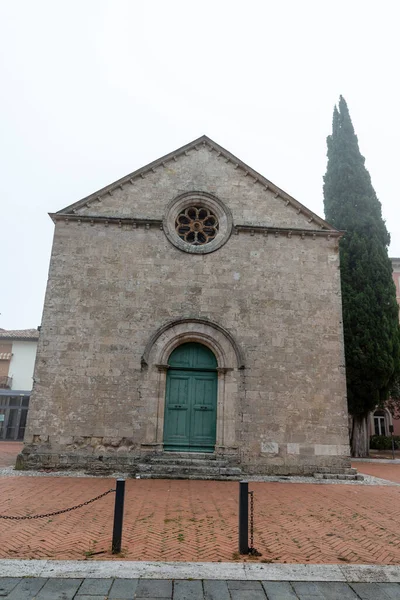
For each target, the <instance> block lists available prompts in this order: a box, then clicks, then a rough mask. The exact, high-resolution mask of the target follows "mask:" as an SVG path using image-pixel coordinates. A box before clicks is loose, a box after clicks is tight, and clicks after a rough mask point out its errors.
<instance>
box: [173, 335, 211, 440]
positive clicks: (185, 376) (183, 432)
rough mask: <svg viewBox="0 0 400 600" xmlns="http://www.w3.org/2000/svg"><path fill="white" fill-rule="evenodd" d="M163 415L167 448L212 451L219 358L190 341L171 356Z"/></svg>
mask: <svg viewBox="0 0 400 600" xmlns="http://www.w3.org/2000/svg"><path fill="white" fill-rule="evenodd" d="M168 364H169V365H170V368H169V369H168V373H167V391H166V400H165V415H164V449H165V450H174V451H181V452H213V451H214V447H215V436H216V425H217V371H216V367H217V361H216V359H215V356H214V354H213V353H212V352H211V350H209V349H208V348H206V347H205V346H202V345H201V344H195V343H193V342H190V343H188V344H182V345H181V346H179V347H178V348H176V350H174V351H173V352H172V354H171V356H170V358H169V361H168Z"/></svg>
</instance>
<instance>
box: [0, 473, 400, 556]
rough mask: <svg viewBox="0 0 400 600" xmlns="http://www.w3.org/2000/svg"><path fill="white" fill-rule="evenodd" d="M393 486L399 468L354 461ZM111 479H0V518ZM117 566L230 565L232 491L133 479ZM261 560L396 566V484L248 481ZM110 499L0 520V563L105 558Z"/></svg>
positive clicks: (68, 498) (224, 485)
mask: <svg viewBox="0 0 400 600" xmlns="http://www.w3.org/2000/svg"><path fill="white" fill-rule="evenodd" d="M357 468H358V469H359V470H360V471H363V470H366V471H369V472H370V471H371V470H375V469H378V471H379V473H378V472H376V473H374V474H376V475H378V474H379V475H380V476H381V477H387V478H392V479H393V480H396V479H397V480H398V478H399V474H400V465H390V464H382V465H381V464H379V465H377V464H376V463H366V464H361V463H357ZM113 485H114V480H113V479H104V478H101V479H97V478H76V477H31V476H25V475H22V476H18V477H1V478H0V486H1V495H0V514H2V515H27V514H36V513H46V512H51V511H54V510H57V509H61V508H66V507H69V506H72V505H75V504H79V503H80V502H82V501H84V500H87V499H89V498H92V497H93V496H96V495H98V494H100V493H102V492H104V491H106V490H107V489H109V488H110V487H112V486H113ZM126 488H127V489H126V501H125V502H126V504H125V521H124V532H123V541H122V547H123V554H122V557H118V558H119V559H121V558H123V559H129V560H156V561H157V560H161V561H234V560H238V559H239V557H238V555H237V513H238V502H237V496H238V484H237V483H236V482H218V481H184V480H182V481H178V480H135V479H130V480H128V481H127V484H126ZM250 488H251V489H253V490H254V492H255V507H256V508H255V519H256V522H255V539H254V545H255V547H256V548H257V549H258V550H259V551H260V552H261V553H262V557H261V558H260V559H257V560H261V561H268V562H269V561H272V562H287V563H343V564H345V563H347V562H351V563H364V564H399V563H400V533H399V532H400V527H399V524H400V523H399V522H400V515H399V510H398V507H399V501H400V486H396V485H394V486H381V485H375V486H368V485H341V484H334V485H333V484H331V485H323V484H303V483H251V484H250ZM113 503H114V494H110V495H108V496H106V497H105V498H103V499H101V500H99V501H97V502H96V503H94V504H92V505H89V506H86V507H83V508H82V509H79V510H76V511H73V512H70V513H66V514H63V515H59V516H56V517H52V518H46V519H41V520H29V521H5V520H4V521H2V523H1V525H2V526H1V529H0V557H1V558H16V557H18V558H48V559H50V558H51V559H78V560H79V559H85V558H86V559H88V558H91V559H106V558H107V559H110V558H112V555H111V554H110V552H109V549H110V540H111V529H112V515H113Z"/></svg>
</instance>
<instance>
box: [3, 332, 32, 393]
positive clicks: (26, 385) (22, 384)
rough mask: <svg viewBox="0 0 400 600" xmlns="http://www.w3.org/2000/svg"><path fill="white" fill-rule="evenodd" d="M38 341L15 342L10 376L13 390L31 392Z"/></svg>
mask: <svg viewBox="0 0 400 600" xmlns="http://www.w3.org/2000/svg"><path fill="white" fill-rule="evenodd" d="M36 349H37V342H36V341H29V342H28V341H13V344H12V357H11V363H10V368H9V375H10V377H12V386H11V389H12V390H24V391H27V390H31V389H32V385H33V379H32V376H33V369H34V366H35V358H36Z"/></svg>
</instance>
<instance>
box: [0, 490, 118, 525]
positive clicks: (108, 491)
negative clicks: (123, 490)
mask: <svg viewBox="0 0 400 600" xmlns="http://www.w3.org/2000/svg"><path fill="white" fill-rule="evenodd" d="M111 492H115V489H113V488H111V489H110V490H107V492H104V493H103V494H100V495H99V496H96V497H95V498H92V499H91V500H86V502H82V503H81V504H77V505H76V506H71V507H70V508H63V509H62V510H56V511H54V512H51V513H46V514H44V515H29V516H27V517H8V516H5V515H0V519H10V520H11V521H24V520H25V519H45V518H46V517H54V516H55V515H61V514H62V513H66V512H70V511H71V510H76V509H77V508H82V506H87V505H88V504H91V503H92V502H96V500H100V498H104V496H107V494H111Z"/></svg>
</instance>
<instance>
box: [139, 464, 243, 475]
mask: <svg viewBox="0 0 400 600" xmlns="http://www.w3.org/2000/svg"><path fill="white" fill-rule="evenodd" d="M136 472H137V474H139V475H141V474H145V473H147V474H165V475H174V474H178V475H182V476H184V475H194V474H197V475H210V476H211V475H235V476H236V475H237V476H241V475H242V470H241V469H239V468H238V467H217V466H214V465H209V464H203V465H176V464H169V465H167V464H152V463H143V464H139V465H138V467H137V471H136Z"/></svg>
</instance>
